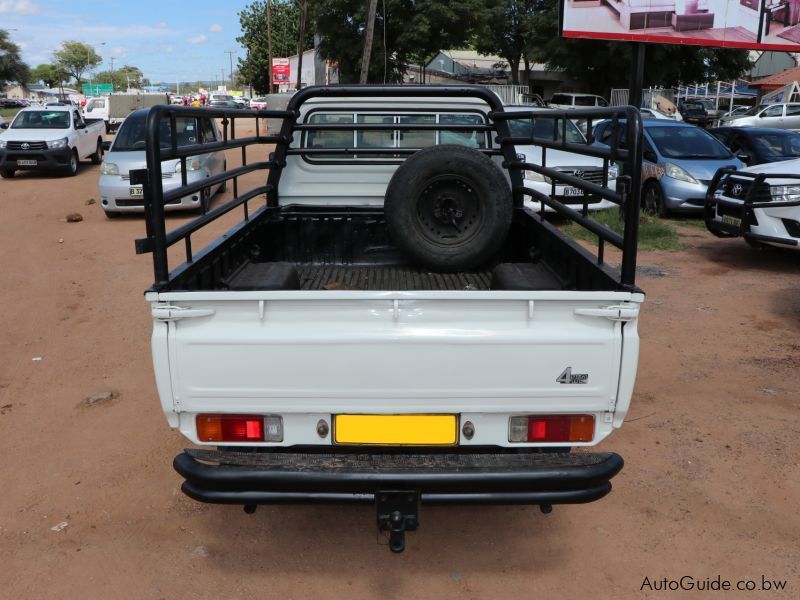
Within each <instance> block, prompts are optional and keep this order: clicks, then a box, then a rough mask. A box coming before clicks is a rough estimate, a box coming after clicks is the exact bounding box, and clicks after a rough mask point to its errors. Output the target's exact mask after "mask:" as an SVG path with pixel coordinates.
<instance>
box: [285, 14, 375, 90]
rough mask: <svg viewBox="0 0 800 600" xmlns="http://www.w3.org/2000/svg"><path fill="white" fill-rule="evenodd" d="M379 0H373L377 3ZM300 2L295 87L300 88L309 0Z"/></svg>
mask: <svg viewBox="0 0 800 600" xmlns="http://www.w3.org/2000/svg"><path fill="white" fill-rule="evenodd" d="M377 1H378V0H372V3H373V4H375V3H376V2H377ZM298 2H299V3H300V39H298V40H297V85H295V89H296V90H299V89H300V79H301V78H302V75H303V46H304V44H303V42H304V41H305V37H306V15H307V14H308V0H298Z"/></svg>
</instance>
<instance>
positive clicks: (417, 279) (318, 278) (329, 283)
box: [297, 265, 492, 291]
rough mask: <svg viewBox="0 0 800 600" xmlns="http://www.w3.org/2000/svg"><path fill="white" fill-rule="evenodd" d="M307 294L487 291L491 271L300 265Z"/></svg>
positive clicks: (490, 280)
mask: <svg viewBox="0 0 800 600" xmlns="http://www.w3.org/2000/svg"><path fill="white" fill-rule="evenodd" d="M297 273H298V275H299V276H300V287H301V289H304V290H394V291H408V290H438V291H441V290H453V291H457V290H488V289H489V287H490V285H491V282H492V274H491V272H490V271H477V272H471V273H431V272H429V271H426V270H424V269H419V268H416V267H387V266H342V265H323V266H319V265H297Z"/></svg>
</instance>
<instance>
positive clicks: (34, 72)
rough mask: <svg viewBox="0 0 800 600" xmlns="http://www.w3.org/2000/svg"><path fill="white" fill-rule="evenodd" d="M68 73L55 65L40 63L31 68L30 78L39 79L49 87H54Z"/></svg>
mask: <svg viewBox="0 0 800 600" xmlns="http://www.w3.org/2000/svg"><path fill="white" fill-rule="evenodd" d="M68 77H69V75H68V74H67V73H66V72H64V71H63V70H62V69H60V68H59V67H57V66H56V65H50V64H46V63H44V64H41V65H38V66H36V68H34V69H31V76H30V80H31V81H34V82H39V81H41V82H42V83H44V84H45V85H46V86H47V87H49V88H56V87H58V86H59V85H61V84H62V83H63V82H64V80H65V79H67V78H68Z"/></svg>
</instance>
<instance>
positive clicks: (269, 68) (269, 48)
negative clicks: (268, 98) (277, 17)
mask: <svg viewBox="0 0 800 600" xmlns="http://www.w3.org/2000/svg"><path fill="white" fill-rule="evenodd" d="M267 54H269V57H268V58H269V63H267V79H269V88H267V89H269V91H270V93H272V92H273V91H274V90H273V88H272V0H267Z"/></svg>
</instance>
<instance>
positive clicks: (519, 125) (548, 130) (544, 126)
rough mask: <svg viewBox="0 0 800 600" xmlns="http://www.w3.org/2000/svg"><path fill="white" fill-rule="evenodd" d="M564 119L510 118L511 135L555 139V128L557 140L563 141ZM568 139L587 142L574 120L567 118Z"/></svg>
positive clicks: (573, 141) (578, 142)
mask: <svg viewBox="0 0 800 600" xmlns="http://www.w3.org/2000/svg"><path fill="white" fill-rule="evenodd" d="M564 122H565V121H564V119H538V120H537V119H509V121H508V125H509V127H510V128H511V135H512V136H514V137H531V134H533V137H537V138H545V139H548V140H552V139H553V133H554V128H555V135H556V138H555V139H556V141H559V142H560V141H561V131H562V129H561V128H562V126H563V124H564ZM566 124H567V141H568V142H571V143H573V144H585V143H586V138H584V137H583V134H582V133H581V132H580V130H579V129H578V128H577V127H576V126H575V124H574V123H573V122H572V121H569V120H567V121H566Z"/></svg>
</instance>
